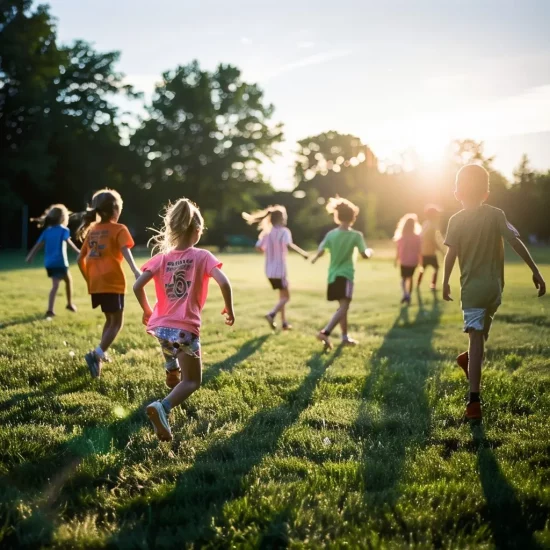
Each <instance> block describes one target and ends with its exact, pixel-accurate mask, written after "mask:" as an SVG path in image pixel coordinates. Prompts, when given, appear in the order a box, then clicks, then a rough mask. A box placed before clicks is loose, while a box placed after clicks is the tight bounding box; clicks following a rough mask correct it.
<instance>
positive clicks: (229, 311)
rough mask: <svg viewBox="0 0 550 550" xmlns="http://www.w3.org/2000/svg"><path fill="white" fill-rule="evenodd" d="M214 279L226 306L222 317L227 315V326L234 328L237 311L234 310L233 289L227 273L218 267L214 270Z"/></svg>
mask: <svg viewBox="0 0 550 550" xmlns="http://www.w3.org/2000/svg"><path fill="white" fill-rule="evenodd" d="M212 278H213V279H214V281H216V282H217V283H218V286H219V287H220V290H221V291H222V296H223V301H224V304H225V307H224V308H223V311H222V315H225V324H226V325H229V326H232V325H233V323H234V322H235V311H234V309H233V289H232V288H231V283H230V282H229V279H228V278H227V276H226V275H225V273H224V272H223V271H222V270H221V269H219V268H217V267H215V268H214V269H213V270H212Z"/></svg>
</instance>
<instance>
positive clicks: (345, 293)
mask: <svg viewBox="0 0 550 550" xmlns="http://www.w3.org/2000/svg"><path fill="white" fill-rule="evenodd" d="M352 296H353V281H350V280H349V279H346V278H345V277H336V279H335V280H334V282H333V283H329V285H328V288H327V300H328V301H329V302H333V301H334V300H343V299H344V298H347V299H348V300H350V301H351V299H352Z"/></svg>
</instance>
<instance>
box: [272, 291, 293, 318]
mask: <svg viewBox="0 0 550 550" xmlns="http://www.w3.org/2000/svg"><path fill="white" fill-rule="evenodd" d="M289 300H290V294H289V292H288V289H286V288H282V289H281V290H279V301H278V302H277V305H276V306H275V307H274V308H273V309H272V310H271V311H270V312H269V316H270V317H275V315H277V313H279V311H281V310H283V309H284V307H285V305H286V304H287V302H288V301H289ZM283 315H284V314H283ZM283 321H284V319H283Z"/></svg>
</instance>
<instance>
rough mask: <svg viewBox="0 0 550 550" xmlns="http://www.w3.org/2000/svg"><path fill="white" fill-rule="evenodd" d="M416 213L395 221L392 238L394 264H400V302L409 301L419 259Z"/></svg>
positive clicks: (418, 233)
mask: <svg viewBox="0 0 550 550" xmlns="http://www.w3.org/2000/svg"><path fill="white" fill-rule="evenodd" d="M421 230H422V228H421V227H420V224H419V223H418V218H417V216H416V214H405V215H404V216H403V217H402V218H401V219H400V220H399V222H398V223H397V228H396V229H395V234H394V236H393V240H394V241H395V244H396V256H395V265H396V266H397V263H398V262H399V265H400V266H401V289H402V291H403V298H402V299H401V303H402V304H410V303H411V292H412V288H413V276H414V272H415V270H416V268H417V266H418V264H419V263H420V261H421V256H420V248H421V244H422V242H421V238H420V231H421Z"/></svg>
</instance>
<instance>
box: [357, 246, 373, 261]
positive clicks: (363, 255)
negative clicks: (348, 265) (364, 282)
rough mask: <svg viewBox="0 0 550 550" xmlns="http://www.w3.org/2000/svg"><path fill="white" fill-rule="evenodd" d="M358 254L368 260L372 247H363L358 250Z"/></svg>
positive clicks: (370, 256)
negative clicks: (363, 248)
mask: <svg viewBox="0 0 550 550" xmlns="http://www.w3.org/2000/svg"><path fill="white" fill-rule="evenodd" d="M359 254H361V257H362V258H364V259H365V260H370V259H371V258H372V248H365V250H359Z"/></svg>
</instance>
